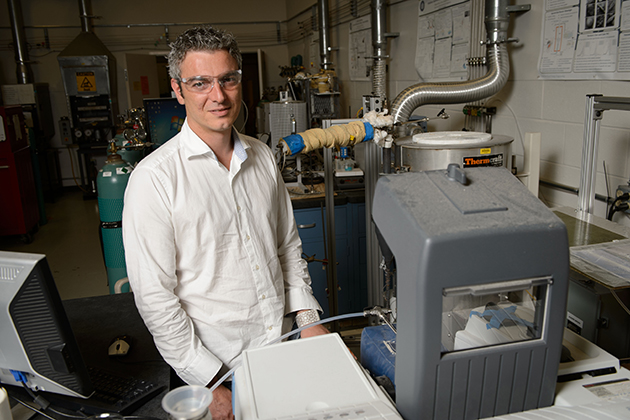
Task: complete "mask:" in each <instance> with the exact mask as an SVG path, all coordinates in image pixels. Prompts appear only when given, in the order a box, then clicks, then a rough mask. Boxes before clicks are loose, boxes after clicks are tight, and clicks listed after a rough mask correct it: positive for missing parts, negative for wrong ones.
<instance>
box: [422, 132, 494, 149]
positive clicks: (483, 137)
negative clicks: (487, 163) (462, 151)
mask: <svg viewBox="0 0 630 420" xmlns="http://www.w3.org/2000/svg"><path fill="white" fill-rule="evenodd" d="M490 140H492V135H491V134H488V133H479V132H475V131H435V132H431V133H420V134H416V135H414V136H413V138H412V141H413V142H414V143H416V144H419V145H424V146H445V147H449V146H473V145H475V144H483V143H487V142H489V141H490Z"/></svg>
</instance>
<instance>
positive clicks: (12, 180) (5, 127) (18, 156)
mask: <svg viewBox="0 0 630 420" xmlns="http://www.w3.org/2000/svg"><path fill="white" fill-rule="evenodd" d="M0 183H1V184H2V205H1V206H0V236H4V235H21V238H22V240H23V242H26V243H30V242H32V240H33V235H32V232H34V231H35V229H36V228H37V226H38V225H37V222H38V220H39V218H40V215H39V209H38V205H37V187H36V179H35V176H34V173H33V161H32V154H31V150H30V149H29V146H28V136H27V135H26V131H25V124H24V113H23V112H22V108H21V107H19V106H4V107H0Z"/></svg>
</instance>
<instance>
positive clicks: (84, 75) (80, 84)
mask: <svg viewBox="0 0 630 420" xmlns="http://www.w3.org/2000/svg"><path fill="white" fill-rule="evenodd" d="M76 76H77V91H79V92H96V77H95V76H94V72H93V71H84V72H78V73H76Z"/></svg>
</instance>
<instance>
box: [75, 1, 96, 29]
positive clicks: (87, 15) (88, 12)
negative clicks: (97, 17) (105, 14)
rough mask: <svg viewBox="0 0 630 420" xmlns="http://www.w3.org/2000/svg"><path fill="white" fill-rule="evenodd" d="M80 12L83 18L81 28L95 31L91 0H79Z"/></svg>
mask: <svg viewBox="0 0 630 420" xmlns="http://www.w3.org/2000/svg"><path fill="white" fill-rule="evenodd" d="M79 13H80V16H79V17H80V18H81V30H82V31H83V32H94V24H93V23H92V4H91V3H90V0H79Z"/></svg>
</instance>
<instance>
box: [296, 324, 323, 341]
mask: <svg viewBox="0 0 630 420" xmlns="http://www.w3.org/2000/svg"><path fill="white" fill-rule="evenodd" d="M300 334H301V336H302V338H309V337H315V336H316V335H324V334H330V331H328V329H327V328H326V327H324V326H323V325H321V324H320V325H315V326H314V327H311V328H307V329H305V330H303V331H302V332H301V333H300Z"/></svg>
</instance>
